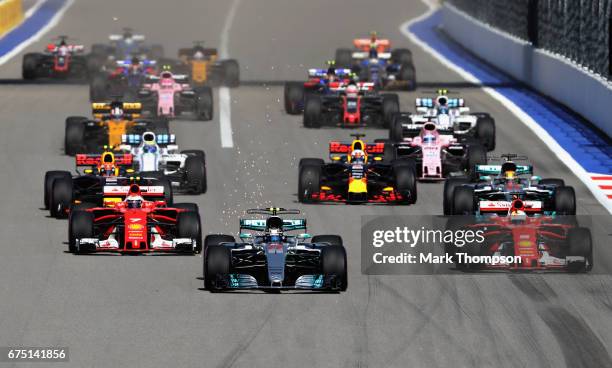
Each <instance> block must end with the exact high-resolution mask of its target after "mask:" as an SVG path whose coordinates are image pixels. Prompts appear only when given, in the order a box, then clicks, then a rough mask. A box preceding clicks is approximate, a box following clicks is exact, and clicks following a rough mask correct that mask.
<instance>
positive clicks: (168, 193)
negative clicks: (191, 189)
mask: <svg viewBox="0 0 612 368" xmlns="http://www.w3.org/2000/svg"><path fill="white" fill-rule="evenodd" d="M159 184H160V185H161V186H163V187H164V202H166V206H172V205H173V204H174V193H173V191H172V183H170V180H168V179H165V178H162V179H160V180H159Z"/></svg>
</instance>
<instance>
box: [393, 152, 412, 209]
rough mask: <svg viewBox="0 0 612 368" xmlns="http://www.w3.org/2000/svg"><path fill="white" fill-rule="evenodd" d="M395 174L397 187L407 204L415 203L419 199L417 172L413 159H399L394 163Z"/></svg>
mask: <svg viewBox="0 0 612 368" xmlns="http://www.w3.org/2000/svg"><path fill="white" fill-rule="evenodd" d="M392 165H393V173H394V176H395V189H396V190H397V191H398V192H400V194H401V195H402V197H404V198H407V199H404V203H405V204H414V203H416V201H417V174H416V165H415V164H414V162H413V161H409V160H397V161H395V162H394V163H393V164H392Z"/></svg>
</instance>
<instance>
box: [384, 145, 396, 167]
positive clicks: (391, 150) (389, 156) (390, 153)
mask: <svg viewBox="0 0 612 368" xmlns="http://www.w3.org/2000/svg"><path fill="white" fill-rule="evenodd" d="M382 143H384V144H385V148H384V149H383V162H387V163H388V162H393V161H395V160H396V159H397V148H396V147H395V144H394V143H393V141H391V140H387V139H383V142H382Z"/></svg>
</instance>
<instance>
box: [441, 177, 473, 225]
mask: <svg viewBox="0 0 612 368" xmlns="http://www.w3.org/2000/svg"><path fill="white" fill-rule="evenodd" d="M468 182H469V180H468V179H467V178H448V179H446V181H445V182H444V194H443V199H442V207H443V209H444V215H445V216H450V215H452V214H453V195H454V193H455V188H456V187H459V186H461V185H463V184H467V183H468Z"/></svg>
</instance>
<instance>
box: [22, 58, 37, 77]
mask: <svg viewBox="0 0 612 368" xmlns="http://www.w3.org/2000/svg"><path fill="white" fill-rule="evenodd" d="M39 59H40V56H39V54H36V53H30V54H25V55H23V62H22V64H21V76H22V77H23V79H26V80H32V79H36V77H37V74H38V73H37V70H38V60H39Z"/></svg>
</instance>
